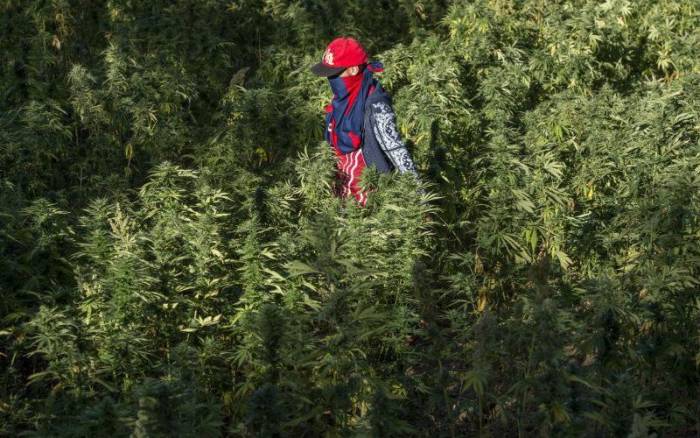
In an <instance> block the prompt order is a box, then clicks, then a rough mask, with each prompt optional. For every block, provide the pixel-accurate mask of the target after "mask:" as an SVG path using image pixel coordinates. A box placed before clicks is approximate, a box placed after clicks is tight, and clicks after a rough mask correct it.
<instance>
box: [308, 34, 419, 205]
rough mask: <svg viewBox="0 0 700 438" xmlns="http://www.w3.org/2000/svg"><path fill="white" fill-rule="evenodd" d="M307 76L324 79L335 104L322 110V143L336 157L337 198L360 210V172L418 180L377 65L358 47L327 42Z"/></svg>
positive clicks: (348, 41) (364, 195) (350, 41)
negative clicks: (394, 173) (353, 203)
mask: <svg viewBox="0 0 700 438" xmlns="http://www.w3.org/2000/svg"><path fill="white" fill-rule="evenodd" d="M311 71H312V72H313V73H314V74H316V75H318V76H323V77H327V78H328V83H329V84H330V87H331V90H332V91H333V99H332V100H331V103H330V104H328V105H327V106H326V108H325V110H326V117H325V121H326V131H325V139H326V141H327V142H328V143H329V144H330V145H331V147H332V148H333V151H334V152H335V154H336V157H337V167H338V169H337V174H336V176H337V182H336V194H337V195H338V196H341V197H343V198H345V197H349V196H351V195H352V196H353V197H354V198H355V199H356V200H357V201H358V202H359V203H360V205H362V206H364V205H365V203H366V202H367V193H366V192H365V191H363V190H362V189H361V188H360V186H359V179H360V175H361V174H362V170H363V169H364V168H365V167H367V166H375V167H376V168H377V170H378V171H380V172H389V171H391V170H394V169H395V170H398V171H399V172H401V173H404V172H410V173H412V174H414V175H415V176H416V178H417V177H418V173H417V172H416V167H415V165H414V163H413V160H412V159H411V155H410V154H409V152H408V150H407V149H406V145H405V144H404V143H403V141H402V140H401V137H400V135H399V132H398V130H397V129H396V116H395V115H394V110H393V109H392V105H391V97H390V96H389V95H388V94H387V93H386V92H385V91H384V89H383V88H382V86H381V85H380V84H379V81H378V80H377V79H376V78H375V77H374V75H373V74H374V73H377V72H381V71H383V66H382V64H381V63H379V62H368V57H367V52H366V51H365V49H364V48H363V47H362V45H361V44H360V43H359V42H358V41H357V40H355V39H354V38H350V37H340V38H336V39H334V40H333V41H331V43H330V44H328V46H327V47H326V50H325V52H324V53H323V59H322V60H321V62H319V63H318V64H315V65H314V66H312V67H311Z"/></svg>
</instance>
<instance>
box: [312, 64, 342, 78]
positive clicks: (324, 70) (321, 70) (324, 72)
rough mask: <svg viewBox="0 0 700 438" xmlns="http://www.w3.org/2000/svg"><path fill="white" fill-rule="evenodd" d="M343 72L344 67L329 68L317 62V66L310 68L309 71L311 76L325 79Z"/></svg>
mask: <svg viewBox="0 0 700 438" xmlns="http://www.w3.org/2000/svg"><path fill="white" fill-rule="evenodd" d="M343 70H345V67H329V66H327V65H325V64H324V63H322V62H319V63H318V64H316V65H314V66H312V67H311V71H312V72H313V74H315V75H316V76H325V77H328V76H335V75H337V74H338V73H340V72H342V71H343Z"/></svg>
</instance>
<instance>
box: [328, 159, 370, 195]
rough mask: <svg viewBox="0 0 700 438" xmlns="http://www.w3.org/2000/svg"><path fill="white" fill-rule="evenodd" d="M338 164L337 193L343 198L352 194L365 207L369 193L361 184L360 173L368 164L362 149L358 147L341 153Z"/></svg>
mask: <svg viewBox="0 0 700 438" xmlns="http://www.w3.org/2000/svg"><path fill="white" fill-rule="evenodd" d="M337 164H338V171H337V173H336V194H337V195H338V196H340V197H343V198H347V197H348V196H350V195H352V196H354V197H355V199H357V202H359V203H360V205H361V206H363V207H364V206H365V203H367V193H366V192H364V191H362V189H361V188H360V185H359V182H360V175H361V174H362V170H363V169H364V168H365V165H366V164H365V158H364V157H363V156H362V149H361V148H358V149H356V150H354V151H352V152H349V153H347V154H339V155H338V163H337Z"/></svg>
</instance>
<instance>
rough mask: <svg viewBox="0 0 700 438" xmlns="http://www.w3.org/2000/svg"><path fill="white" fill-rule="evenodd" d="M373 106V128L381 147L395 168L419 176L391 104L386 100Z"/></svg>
mask: <svg viewBox="0 0 700 438" xmlns="http://www.w3.org/2000/svg"><path fill="white" fill-rule="evenodd" d="M371 108H372V116H373V118H374V123H372V130H373V131H374V136H375V138H376V139H377V142H378V143H379V147H381V148H382V150H383V151H384V154H385V155H386V156H387V158H389V160H390V161H391V163H392V164H393V165H394V168H395V169H397V170H398V171H399V172H401V173H404V172H410V173H412V174H414V175H415V176H416V178H417V177H418V172H417V171H416V166H415V164H413V160H412V159H411V155H410V154H409V153H408V149H406V145H405V144H404V143H403V141H401V137H400V136H399V132H398V130H397V129H396V116H395V115H394V111H393V110H392V109H391V106H389V105H388V104H387V103H385V102H377V103H373V104H371Z"/></svg>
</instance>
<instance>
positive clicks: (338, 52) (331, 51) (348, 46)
mask: <svg viewBox="0 0 700 438" xmlns="http://www.w3.org/2000/svg"><path fill="white" fill-rule="evenodd" d="M365 63H367V52H365V48H364V47H362V44H360V43H359V42H358V41H357V40H356V39H355V38H351V37H340V38H336V39H334V40H333V41H331V42H330V44H328V47H326V51H325V52H323V59H322V60H321V62H319V63H318V64H315V65H314V66H313V67H311V71H312V72H313V73H314V74H315V75H318V76H333V75H337V74H338V73H340V72H342V71H343V70H345V69H346V68H348V67H353V66H355V65H362V64H365Z"/></svg>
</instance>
